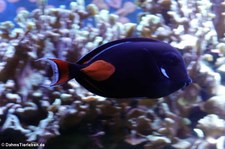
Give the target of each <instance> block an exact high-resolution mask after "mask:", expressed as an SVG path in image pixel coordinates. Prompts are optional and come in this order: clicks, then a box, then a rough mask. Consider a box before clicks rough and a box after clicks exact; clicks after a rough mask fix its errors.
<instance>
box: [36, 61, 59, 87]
mask: <svg viewBox="0 0 225 149" xmlns="http://www.w3.org/2000/svg"><path fill="white" fill-rule="evenodd" d="M36 61H46V62H48V63H49V64H50V65H51V68H52V72H53V75H52V80H51V84H50V86H54V85H55V84H56V83H57V82H58V81H59V68H58V66H57V64H56V63H55V62H54V61H52V60H51V59H48V58H40V59H38V60H36Z"/></svg>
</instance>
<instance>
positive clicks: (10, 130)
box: [0, 0, 225, 149]
mask: <svg viewBox="0 0 225 149" xmlns="http://www.w3.org/2000/svg"><path fill="white" fill-rule="evenodd" d="M1 2H3V0H0V3H1ZM1 6H3V5H1ZM111 9H113V12H112V11H110V10H111ZM0 10H1V9H0ZM137 12H138V13H137ZM134 14H135V15H134ZM224 14H225V2H224V1H222V0H215V1H212V2H211V1H210V0H198V1H196V0H136V1H121V0H112V1H104V0H93V1H92V2H91V3H89V4H85V1H84V0H77V1H73V2H71V3H70V6H69V8H67V7H66V6H60V7H57V8H54V7H48V5H47V2H46V1H44V0H39V1H37V8H36V9H34V10H33V11H31V12H29V11H27V10H25V9H24V10H21V11H19V12H18V14H17V16H16V17H15V22H16V23H13V22H12V21H5V22H1V23H0V142H8V143H35V142H36V143H43V144H44V145H45V146H39V147H33V148H38V149H41V148H46V149H48V148H49V149H53V148H54V149H62V148H64V149H81V148H82V149H100V148H107V149H121V148H126V149H153V148H157V149H224V148H225V87H224V84H225V57H224V55H225V38H224V32H225V27H224V26H225V22H224V21H225V20H224V18H225V17H224ZM131 16H132V17H131ZM134 16H135V19H134ZM134 20H136V21H134ZM127 37H147V38H154V39H159V40H162V41H164V42H167V43H170V44H171V45H173V46H174V47H176V48H178V49H179V50H180V52H181V53H182V55H183V57H184V60H185V62H186V64H187V68H188V71H189V74H190V76H191V78H192V80H193V83H192V84H191V85H190V86H188V87H187V88H186V89H185V90H184V91H177V92H175V93H173V94H171V95H169V96H167V97H163V98H159V99H136V100H133V99H106V98H104V97H100V96H96V95H93V94H92V93H90V92H88V91H87V90H85V89H84V88H82V87H81V86H80V85H79V84H78V83H77V82H76V81H74V80H71V81H69V82H68V83H67V84H64V85H62V86H58V87H54V88H49V87H44V86H43V85H45V84H49V82H50V76H47V77H46V72H49V71H50V70H49V68H48V67H46V64H45V63H41V62H36V60H37V59H39V58H42V57H55V58H60V59H63V60H67V61H70V62H76V60H78V59H79V58H80V57H81V56H83V55H85V54H86V53H88V52H89V51H91V50H92V49H94V48H96V47H98V46H99V45H101V44H104V43H107V42H109V41H112V40H116V39H121V38H127ZM47 74H48V73H47ZM134 85H135V84H134ZM1 147H2V148H4V147H3V146H1ZM8 148H9V147H8Z"/></svg>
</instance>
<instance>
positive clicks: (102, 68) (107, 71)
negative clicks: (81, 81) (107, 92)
mask: <svg viewBox="0 0 225 149" xmlns="http://www.w3.org/2000/svg"><path fill="white" fill-rule="evenodd" d="M81 71H82V72H84V73H85V74H86V75H87V76H89V77H90V78H91V79H93V80H95V81H104V80H107V79H108V78H109V77H110V76H112V74H113V73H114V72H115V67H114V66H113V65H112V64H110V63H108V62H106V61H104V60H97V61H95V62H93V63H92V64H90V65H89V66H87V67H85V68H83V69H81Z"/></svg>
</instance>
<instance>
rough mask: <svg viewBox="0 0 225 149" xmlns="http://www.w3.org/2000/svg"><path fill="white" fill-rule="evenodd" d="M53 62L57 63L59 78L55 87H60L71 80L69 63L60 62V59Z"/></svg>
mask: <svg viewBox="0 0 225 149" xmlns="http://www.w3.org/2000/svg"><path fill="white" fill-rule="evenodd" d="M50 60H52V61H53V62H55V63H56V64H57V66H58V71H59V72H58V73H59V74H58V75H59V78H58V80H57V82H56V83H55V84H52V85H53V86H54V85H60V84H63V83H65V82H67V81H68V80H69V79H70V78H69V63H68V62H66V61H62V60H58V59H50Z"/></svg>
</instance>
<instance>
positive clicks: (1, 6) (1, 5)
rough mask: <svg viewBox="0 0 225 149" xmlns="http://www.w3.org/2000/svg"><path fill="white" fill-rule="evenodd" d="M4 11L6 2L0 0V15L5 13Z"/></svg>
mask: <svg viewBox="0 0 225 149" xmlns="http://www.w3.org/2000/svg"><path fill="white" fill-rule="evenodd" d="M5 9H6V2H5V1H3V0H0V13H2V12H3V11H5Z"/></svg>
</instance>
